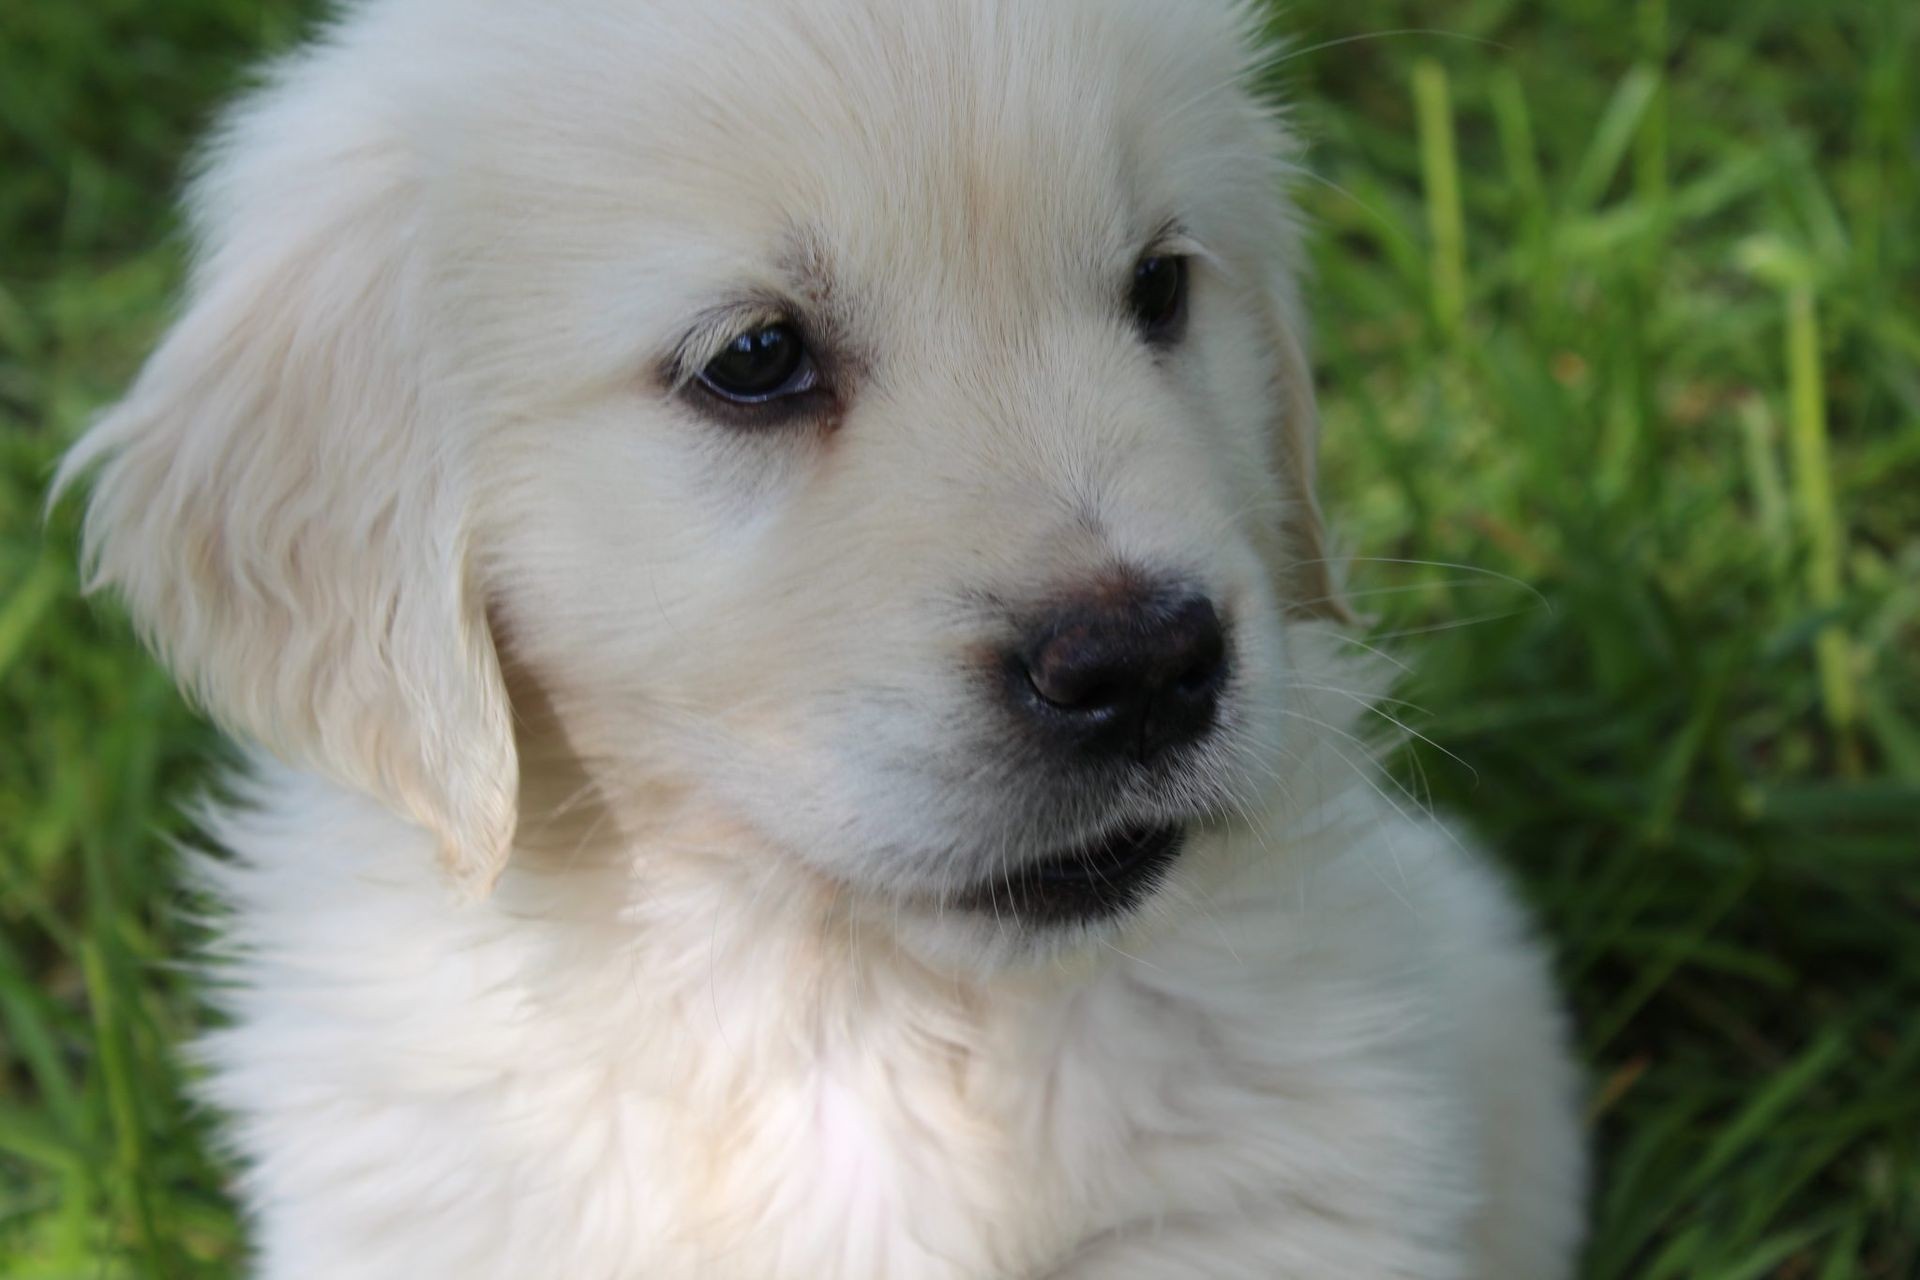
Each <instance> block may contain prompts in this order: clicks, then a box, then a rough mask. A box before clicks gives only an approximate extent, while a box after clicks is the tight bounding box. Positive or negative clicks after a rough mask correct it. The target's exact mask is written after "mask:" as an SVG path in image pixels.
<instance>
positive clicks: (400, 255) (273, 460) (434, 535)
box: [55, 85, 517, 895]
mask: <svg viewBox="0 0 1920 1280" xmlns="http://www.w3.org/2000/svg"><path fill="white" fill-rule="evenodd" d="M284 89H285V86H284V85H283V87H282V91H278V92H270V93H269V94H268V95H266V96H265V97H264V98H261V99H258V100H256V101H255V102H253V103H252V104H251V105H250V107H249V108H248V109H246V110H245V111H243V113H242V114H241V115H240V116H238V117H237V118H236V124H235V126H234V127H233V128H232V129H231V130H230V131H229V133H228V134H227V135H226V137H225V140H224V144H223V145H222V146H221V147H220V148H218V149H217V150H216V151H215V153H214V156H213V163H212V164H211V166H210V167H209V168H208V169H207V171H206V174H205V176H204V177H203V179H202V181H201V182H200V184H199V185H198V187H197V189H196V196H197V200H196V206H197V207H196V213H197V214H198V217H197V219H196V227H197V231H198V236H197V241H198V246H199V249H200V256H199V258H198V260H197V269H196V271H195V274H194V280H193V286H192V288H191V291H190V294H189V299H188V305H187V307H186V310H185V313H184V314H183V315H182V317H181V318H180V319H179V320H178V322H177V323H176V324H175V325H174V327H173V329H172V330H171V332H169V333H168V334H167V336H166V338H165V340H164V341H163V342H162V343H161V345H160V347H159V349H158V350H157V351H156V352H155V353H154V354H153V356H152V357H151V358H150V359H149V361H148V363H147V365H146V367H145V369H144V370H143V371H142V372H141V374H140V376H139V379H138V380H137V381H136V383H135V384H134V386H133V389H132V391H131V392H130V393H129V394H128V396H127V398H126V399H125V400H124V401H123V402H122V403H121V404H120V405H118V406H117V407H116V408H114V409H112V410H111V411H109V412H108V413H107V414H106V415H105V416H104V417H103V418H102V419H101V420H100V421H99V422H98V423H96V424H95V425H94V427H93V428H92V430H91V431H90V432H89V433H88V434H87V435H86V436H85V438H83V439H82V440H81V441H80V442H79V444H77V445H76V446H75V447H74V449H73V450H72V452H71V453H70V454H69V455H68V456H67V458H66V459H65V461H64V462H63V464H62V466H61V470H60V475H59V477H58V479H57V480H56V482H55V493H56V494H57V493H58V492H59V491H60V490H61V489H62V488H63V487H65V486H66V485H67V484H69V483H71V482H72V481H73V480H74V478H75V477H76V476H78V475H79V474H80V473H81V472H83V471H86V470H90V469H91V470H95V471H96V477H95V482H94V486H93V495H92V499H91V502H90V504H89V506H88V509H87V517H86V533H85V551H84V556H85V565H86V572H87V579H88V588H89V589H90V590H91V589H96V588H100V587H111V588H114V589H116V590H117V591H118V592H119V593H120V594H121V595H122V596H123V597H124V598H125V600H126V602H127V604H128V606H129V608H130V609H131V610H132V613H133V617H134V620H135V622H136V623H137V624H138V626H139V628H140V630H141V632H142V634H143V635H144V636H145V638H146V639H147V641H148V642H149V644H151V645H152V647H153V648H154V649H155V650H156V651H157V652H158V653H159V655H160V656H161V658H162V660H163V661H165V662H166V663H168V664H169V665H170V666H171V667H172V669H173V671H174V672H175V674H176V676H177V677H178V678H179V680H180V682H181V684H182V686H183V687H184V688H185V689H186V690H187V691H188V692H189V693H190V694H191V695H192V696H193V697H194V698H196V699H197V700H198V701H199V702H200V703H201V704H202V705H203V706H204V707H205V708H206V709H207V710H208V711H209V712H211V713H212V715H213V716H214V717H215V718H216V719H218V720H219V721H221V722H222V723H223V725H225V726H226V727H228V728H230V729H232V730H234V731H236V732H238V733H240V734H242V735H246V736H250V737H253V738H255V739H258V740H259V741H260V742H262V743H263V744H265V745H266V746H268V747H269V748H270V749H272V750H273V751H274V752H276V753H277V754H279V755H282V756H283V757H285V758H287V759H289V760H290V761H292V762H294V763H297V764H299V765H301V766H303V767H307V768H311V769H314V770H316V771H318V772H320V773H323V774H325V775H327V776H330V777H333V778H335V779H337V780H339V781H341V782H343V783H346V784H349V785H352V786H354V787H357V788H360V789H362V790H364V791H366V792H368V793H370V794H372V795H373V796H375V797H377V798H378V799H380V800H381V801H383V802H385V803H386V804H387V805H388V806H389V807H391V808H393V809H395V810H396V811H398V812H400V813H402V814H404V815H406V816H408V817H410V818H412V819H413V820H415V821H417V822H418V823H420V824H421V825H423V826H424V827H426V828H428V829H429V830H430V831H431V832H432V833H433V834H434V836H435V837H436V838H437V840H438V843H439V849H440V856H441V859H442V861H443V862H444V864H445V866H446V868H447V870H448V871H449V872H450V873H451V875H452V876H453V878H454V879H455V880H456V881H457V882H458V883H459V885H460V886H461V887H462V889H463V890H464V891H466V892H468V893H470V894H473V895H479V894H483V893H484V892H485V891H486V890H487V889H488V888H489V887H490V886H491V884H492V883H493V881H494V879H495V878H496V877H497V876H498V874H499V872H500V870H501V868H502V866H503V865H504V863H505V860H506V857H507V852H508V849H509V846H510V845H511V843H512V839H513V832H514V825H515V793H516V788H517V766H516V761H515V754H514V743H513V735H512V726H511V723H510V716H509V710H508V704H507V695H506V690H505V685H504V683H503V681H502V679H501V673H500V664H499V660H498V657H497V655H496V654H495V652H494V646H493V642H492V639H491V637H490V635H489V633H488V629H487V625H486V618H485V612H484V605H483V602H482V601H481V600H480V599H479V598H478V595H477V592H476V589H475V584H474V582H473V579H472V574H471V571H470V566H469V563H468V561H469V554H468V539H467V533H466V529H465V515H466V510H465V508H466V502H465V496H464V493H463V484H462V477H461V475H460V471H459V458H460V449H459V447H458V445H459V441H458V439H457V436H456V433H455V431H454V427H455V423H454V422H453V421H451V420H450V419H451V418H452V416H453V415H452V414H451V413H450V412H449V410H448V406H447V404H446V403H445V398H446V397H445V395H444V393H443V392H441V391H440V390H438V389H436V387H435V386H434V385H433V382H432V380H431V370H432V368H433V366H434V364H435V358H436V354H437V353H436V352H435V350H434V349H433V346H432V344H431V343H430V341H429V340H428V334H429V331H430V328H431V326H430V324H429V323H428V320H429V317H428V316H427V315H426V314H425V310H424V305H423V296H422V293H423V290H422V280H423V275H424V267H423V265H422V263H421V262H420V261H418V250H419V244H418V237H419V228H418V227H417V225H416V218H417V216H418V213H419V210H420V202H419V200H418V198H417V192H415V191H414V190H413V189H412V188H411V186H410V183H409V181H408V180H407V178H406V176H405V165H404V158H403V156H402V154H401V152H400V150H399V148H398V147H396V146H391V145H387V144H386V143H384V142H383V140H382V139H381V137H380V136H379V135H378V134H377V133H375V132H374V131H373V130H372V129H371V128H369V127H367V122H366V121H365V120H362V121H361V122H360V123H359V124H358V125H356V124H355V122H354V120H353V118H352V117H353V115H354V113H355V108H356V106H357V105H358V104H349V103H342V104H341V109H340V110H339V111H335V112H330V113H329V116H328V118H327V119H326V120H324V121H323V120H318V119H316V118H315V114H314V113H312V112H311V111H302V110H300V106H301V104H300V103H299V102H298V101H296V100H294V99H293V98H292V96H291V95H290V94H288V93H286V92H284Z"/></svg>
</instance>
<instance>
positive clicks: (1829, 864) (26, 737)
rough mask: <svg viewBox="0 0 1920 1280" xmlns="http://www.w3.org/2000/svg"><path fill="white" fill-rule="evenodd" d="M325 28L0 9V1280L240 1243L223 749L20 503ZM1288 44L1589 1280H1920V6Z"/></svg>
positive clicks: (1423, 644)
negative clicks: (218, 851) (196, 165)
mask: <svg viewBox="0 0 1920 1280" xmlns="http://www.w3.org/2000/svg"><path fill="white" fill-rule="evenodd" d="M311 16H312V13H311V7H310V6H308V5H304V4H295V3H286V2H284V0H271V2H266V3H263V2H261V0H172V3H169V4H166V5H149V4H142V3H139V2H138V0H90V2H89V3H87V4H84V5H56V4H51V3H19V4H13V5H8V6H5V7H4V8H3V9H0V726H4V727H3V728H0V1278H4V1280H16V1278H17V1280H26V1278H27V1277H36V1278H38V1277H63V1278H64V1277H73V1276H90V1277H102V1278H109V1280H111V1278H118V1277H169V1278H172V1277H196V1276H203V1275H204V1276H229V1275H233V1274H235V1272H236V1269H237V1267H238V1263H239V1260H240V1258H241V1252H240V1246H239V1244H238V1239H239V1237H238V1234H237V1231H236V1226H235V1223H234V1221H233V1218H232V1215H231V1211H230V1209H229V1208H228V1206H227V1203H226V1201H225V1199H224V1198H223V1196H222V1192H221V1187H222V1185H223V1182H224V1180H225V1179H226V1178H227V1177H228V1176H229V1173H230V1171H229V1170H228V1169H227V1168H226V1167H225V1166H224V1165H223V1163H222V1161H221V1159H220V1158H219V1156H218V1155H217V1154H216V1153H214V1152H213V1151H212V1150H210V1149H209V1147H208V1146H207V1143H206V1140H207V1134H208V1127H207V1124H206V1122H205V1119H204V1118H203V1117H200V1116H197V1115H195V1114H194V1113H193V1112H191V1111H190V1110H189V1109H188V1108H187V1107H186V1106H185V1105H184V1104H183V1102H182V1101H181V1084H182V1080H183V1077H184V1076H185V1073H186V1072H187V1070H188V1068H187V1067H186V1066H185V1065H183V1064H182V1063H181V1062H180V1061H178V1060H177V1059H176V1057H174V1056H173V1055H172V1053H171V1052H170V1049H169V1046H171V1045H173V1044H174V1043H175V1042H177V1041H178V1040H179V1039H180V1038H181V1037H182V1036H183V1034H185V1033H186V1032H188V1031H189V1030H190V1029H191V1028H192V1027H193V1026H195V1025H196V1023H197V1022H198V1020H199V1019H200V1017H201V1016H202V1015H201V1014H200V1012H199V1010H198V1009H197V1006H196V1004H195V1002H194V999H193V984H192V981H191V979H190V976H189V975H187V974H186V973H185V972H184V971H183V970H182V969H181V968H180V967H179V964H178V962H179V960H180V959H181V958H182V957H183V956H185V955H187V954H188V953H189V951H190V948H191V944H192V941H193V937H194V928H193V926H192V924H191V922H190V919H189V917H188V914H187V912H186V911H185V910H184V908H187V907H189V906H190V905H191V903H190V901H189V899H188V898H187V896H186V894H185V892H184V890H183V889H182V888H181V887H180V886H179V884H178V882H177V876H176V858H175V856H174V854H173V852H172V851H171V850H172V843H171V842H173V841H174V840H176V839H178V838H179V837H182V836H184V835H187V834H188V833H189V832H190V830H191V827H190V823H189V822H188V820H187V819H186V817H185V816H184V815H183V810H182V806H183V804H184V803H185V802H186V801H187V800H189V799H190V798H191V797H192V796H193V795H194V794H195V791H196V788H198V787H199V786H201V785H203V784H204V782H205V780H206V779H207V778H208V776H209V772H210V769H211V768H212V767H213V766H214V765H215V764H216V763H217V761H218V760H219V758H220V753H221V747H220V746H219V743H218V740H217V739H216V737H215V736H214V735H213V734H212V733H211V732H210V731H209V730H207V729H206V728H205V727H204V726H202V725H201V724H200V723H199V722H198V721H196V720H195V718H194V717H193V716H192V715H191V714H190V713H189V712H188V711H187V710H186V709H185V708H183V707H182V706H181V704H180V703H179V701H178V700H177V699H176V697H175V695H174V694H173V693H172V691H171V686H170V684H169V683H168V681H167V680H166V679H165V677H164V676H162V675H161V674H160V673H159V672H158V671H157V670H156V669H155V668H154V667H153V666H152V664H151V663H150V662H149V661H148V660H147V659H146V658H144V657H143V656H142V655H141V653H140V651H139V650H138V648H137V646H136V645H135V644H134V642H133V641H132V639H131V637H130V635H129V633H128V630H127V627H126V624H125V621H124V619H123V617H121V615H119V613H118V612H117V611H116V610H114V609H113V608H111V607H110V606H102V605H95V604H88V603H85V602H83V601H82V600H81V599H80V598H79V595H78V591H77V587H76V583H75V580H74V574H73V569H72V564H73V537H74V524H75V520H74V512H73V511H71V510H63V511H61V512H59V513H57V514H56V515H55V517H54V519H53V521H52V523H51V525H50V526H48V527H47V528H46V529H44V530H43V527H42V525H41V520H40V509H41V502H42V498H43V493H44V486H45V481H46V478H47V474H48V469H49V467H50V466H51V464H52V461H53V459H54V458H55V457H56V455H57V454H58V453H59V451H60V449H61V448H62V447H63V445H64V444H65V443H66V442H68V441H70V440H71V439H72V438H73V437H74V435H75V434H76V433H77V432H78V431H79V430H80V429H81V427H82V425H83V424H84V423H85V421H86V420H87V418H88V415H89V414H90V413H91V412H92V411H93V410H95V409H96V408H97V407H98V406H100V405H101V404H102V403H103V402H104V401H105V400H107V399H108V398H109V397H111V396H112V395H113V393H114V391H115V389H116V388H118V387H120V386H122V385H124V383H125V382H126V380H127V378H128V376H129V375H130V374H131V373H132V371H133V370H134V369H135V367H136V365H137V362H138V360H139V357H140V355H141V353H142V352H143V350H144V349H145V348H146V347H147V345H148V344H149V343H150V342H151V341H152V339H153V337H154V335H155V334H156V332H157V331H158V329H159V328H160V326H161V325H162V324H163V323H164V320H165V317H166V315H167V307H168V302H167V299H168V296H169V292H170V290H171V289H172V288H173V287H174V286H175V284H176V283H177V281H178V278H179V273H180V252H179V249H180V246H179V243H178V240H177V227H176V223H175V222H174V219H173V215H172V214H171V212H170V209H169V198H170V196H171V194H172V193H173V192H174V190H175V189H176V187H177V175H178V174H179V172H180V167H181V164H182V158H183V155H184V152H185V148H186V146H187V143H188V141H189V139H190V138H191V137H193V136H194V134H195V133H196V131H197V130H198V129H199V128H200V127H201V126H202V125H203V124H204V122H205V120H206V119H207V114H208V112H209V110H210V107H211V104H213V103H214V102H215V101H217V100H218V99H219V98H220V97H222V96H223V95H224V94H225V93H227V92H229V91H230V90H231V89H232V88H233V87H234V86H235V85H236V84H238V83H240V82H241V79H242V74H243V69H244V67H245V66H246V65H247V63H248V61H249V60H250V59H251V58H253V57H254V56H255V55H256V54H257V53H258V52H259V51H261V50H263V49H274V48H281V47H285V46H286V45H287V43H288V42H289V41H290V40H292V39H293V38H295V37H296V36H297V35H298V34H299V32H300V31H302V30H304V29H305V28H306V26H307V24H308V22H309V21H310V20H311ZM1276 21H1277V22H1279V23H1282V24H1283V25H1284V27H1285V29H1286V30H1288V31H1289V32H1291V33H1293V35H1294V37H1295V42H1294V45H1293V47H1292V49H1291V51H1290V52H1288V53H1286V54H1285V55H1283V56H1280V57H1277V58H1276V59H1275V60H1274V65H1273V67H1272V69H1271V73H1270V76H1269V79H1270V80H1271V81H1272V82H1273V84H1274V85H1275V86H1276V87H1283V88H1284V89H1285V90H1286V91H1288V92H1289V93H1290V94H1291V95H1292V96H1293V97H1294V98H1295V99H1296V100H1297V101H1298V102H1299V103H1300V106H1299V107H1298V110H1297V113H1296V120H1297V123H1298V125H1299V127H1300V129H1301V130H1302V131H1303V132H1304V133H1305V134H1306V135H1307V136H1308V138H1309V139H1310V140H1311V141H1312V144H1313V151H1312V156H1311V161H1310V163H1309V165H1308V169H1309V171H1310V173H1309V176H1306V177H1304V178H1303V179H1302V182H1303V184H1304V185H1303V188H1302V198H1303V201H1304V203H1305V204H1306V206H1307V208H1308V210H1309V211H1310V213H1311V216H1312V219H1313V222H1314V228H1315V230H1314V241H1315V259H1316V262H1317V274H1316V278H1315V282H1314V284H1313V286H1312V288H1311V290H1310V295H1311V302H1312V307H1313V310H1314V312H1315V316H1316V322H1317V324H1318V327H1319V333H1320V339H1319V347H1318V364H1319V367H1320V373H1321V379H1322V386H1323V389H1324V394H1325V399H1326V407H1327V408H1326V452H1327V459H1326V483H1325V486H1324V488H1325V492H1326V496H1327V503H1328V506H1329V508H1330V510H1331V511H1332V512H1333V513H1334V517H1335V520H1336V523H1337V524H1338V525H1339V527H1340V528H1341V529H1342V530H1343V532H1344V535H1345V540H1346V545H1347V546H1348V548H1349V549H1350V550H1351V551H1352V552H1353V553H1354V555H1355V556H1356V559H1355V561H1354V565H1353V569H1352V573H1351V580H1352V584H1353V587H1354V594H1355V596H1356V598H1357V603H1358V604H1359V605H1360V606H1361V607H1362V608H1363V609H1364V610H1365V611H1366V612H1367V613H1368V614H1369V620H1370V626H1371V629H1372V632H1373V634H1372V635H1371V636H1370V637H1369V639H1368V643H1371V644H1374V645H1377V646H1379V647H1381V648H1383V649H1385V650H1387V651H1389V652H1390V653H1391V654H1392V655H1393V656H1394V657H1395V658H1396V659H1397V660H1398V661H1400V662H1403V663H1405V664H1406V666H1407V667H1408V668H1409V671H1410V674H1409V676H1408V677H1407V679H1406V681H1405V684H1404V687H1403V688H1402V689H1400V690H1399V691H1398V697H1399V698H1400V699H1403V700H1404V701H1401V702H1395V703H1392V704H1388V705H1386V706H1384V707H1383V708H1382V710H1381V715H1380V718H1379V724H1378V727H1379V729H1380V730H1381V731H1382V733H1383V734H1401V733H1404V734H1406V735H1407V745H1406V746H1404V747H1403V748H1402V749H1400V750H1399V751H1398V752H1397V753H1396V755H1395V757H1394V760H1395V768H1396V774H1397V777H1398V779H1399V781H1400V783H1401V784H1402V785H1403V786H1404V787H1405V794H1404V796H1403V797H1402V798H1403V801H1404V803H1406V804H1409V805H1413V804H1427V803H1431V804H1433V805H1435V806H1437V807H1439V808H1440V809H1442V810H1444V811H1448V812H1452V813H1455V814H1458V815H1460V817H1461V818H1462V820H1463V821H1465V822H1466V823H1468V824H1469V825H1471V826H1473V827H1475V828H1478V829H1479V830H1480V831H1481V832H1482V833H1483V834H1484V835H1485V837H1486V838H1487V839H1488V840H1489V841H1490V842H1491V844H1492V845H1493V846H1494V847H1495V848H1496V849H1498V850H1499V851H1500V853H1501V855H1502V857H1503V858H1504V860H1505V861H1506V863H1507V865H1508V866H1510V867H1511V868H1512V869H1513V871H1514V873H1515V874H1516V875H1517V877H1518V878H1519V880H1520V882H1521V883H1522V884H1523V885H1524V887H1525V891H1526V894H1527V896H1528V898H1529V900H1530V901H1531V902H1532V903H1533V904H1534V905H1535V906H1536V907H1537V909H1538V911H1539V912H1540V914H1541V918H1542V920H1543V922H1544V927H1545V932H1546V933H1547V935H1548V936H1549V937H1550V939H1551V940H1552V943H1553V946H1554V948H1555V952H1556V954H1557V957H1558V965H1559V970H1560V973H1561V974H1562V976H1563V977H1564V979H1565V981H1566V983H1567V985H1568V987H1569V988H1570V990H1571V991H1572V993H1573V1000H1574V1004H1575V1007H1576V1009H1577V1013H1578V1019H1579V1026H1580V1042H1581V1045H1582V1047H1583V1049H1584V1052H1585V1055H1586V1057H1587V1060H1588V1061H1589V1062H1590V1064H1591V1070H1592V1086H1593V1087H1592V1099H1591V1104H1590V1114H1591V1116H1592V1121H1593V1124H1594V1126H1595V1129H1596V1133H1597V1138H1598V1142H1599V1148H1600V1152H1601V1177H1600V1184H1599V1187H1598V1190H1597V1192H1596V1197H1595V1203H1594V1222H1595V1235H1594V1241H1593V1245H1592V1248H1591V1251H1590V1257H1589V1259H1588V1265H1587V1275H1588V1276H1589V1277H1592V1280H1626V1278H1629V1277H1631V1278H1632V1280H1667V1278H1673V1280H1744V1278H1747V1277H1769V1276H1774V1277H1796V1278H1798V1277H1804V1278H1806V1280H1843V1278H1845V1277H1855V1276H1858V1277H1884V1278H1887V1280H1905V1278H1906V1277H1911V1276H1913V1275H1916V1274H1920V1017H1916V1016H1915V1015H1916V1012H1917V1011H1920V657H1917V656H1916V655H1920V84H1917V83H1916V82H1920V74H1916V69H1920V6H1915V5H1914V4H1912V3H1911V0H1830V2H1828V3H1822V4H1817V5H1809V4H1806V3H1804V0H1747V2H1746V3H1744V4H1740V5H1731V4H1726V3H1724V2H1723V0H1540V2H1539V3H1534V4H1522V3H1518V2H1517V0H1450V3H1447V4H1444V5H1442V4H1437V3H1432V2H1430V0H1429V2H1427V3H1416V2H1414V0H1371V2H1370V3H1368V4H1366V5H1355V4H1351V3H1338V2H1337V0H1292V3H1290V4H1289V5H1288V6H1287V8H1286V12H1285V14H1284V16H1283V17H1282V18H1279V19H1277V20H1276ZM1436 26H1437V27H1438V28H1441V29H1435V28H1436ZM1389 720H1397V721H1400V722H1401V724H1402V725H1404V726H1405V728H1404V730H1403V729H1402V728H1401V726H1399V725H1395V724H1393V723H1389Z"/></svg>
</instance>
